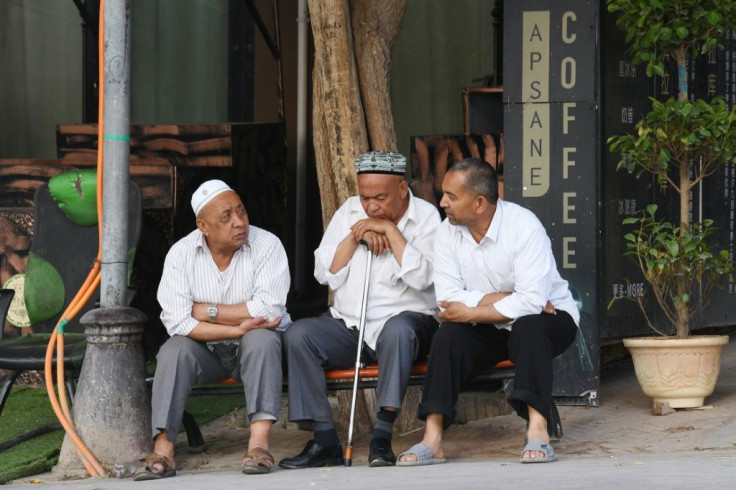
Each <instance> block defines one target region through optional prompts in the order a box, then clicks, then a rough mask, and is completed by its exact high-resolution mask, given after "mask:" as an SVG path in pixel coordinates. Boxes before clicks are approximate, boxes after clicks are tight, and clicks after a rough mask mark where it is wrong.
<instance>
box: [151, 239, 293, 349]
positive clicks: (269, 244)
mask: <svg viewBox="0 0 736 490" xmlns="http://www.w3.org/2000/svg"><path fill="white" fill-rule="evenodd" d="M290 281H291V280H290V276H289V263H288V261H287V258H286V252H285V251H284V247H283V245H282V244H281V242H280V241H279V239H278V238H277V237H276V236H275V235H273V234H272V233H270V232H268V231H266V230H263V229H261V228H257V227H255V226H252V225H251V226H250V227H249V231H248V239H247V240H246V243H245V244H244V245H243V246H241V247H240V248H239V249H238V250H236V251H235V254H234V255H233V258H232V261H231V262H230V265H229V266H228V267H227V269H225V270H224V271H220V269H219V268H218V267H217V264H215V261H214V259H213V258H212V254H211V253H210V249H209V248H208V247H207V243H206V242H205V238H204V235H202V232H200V231H199V230H198V229H197V230H194V231H192V232H191V233H190V234H189V235H187V236H185V237H184V238H182V239H181V240H179V241H178V242H176V243H175V244H174V246H172V247H171V250H169V253H168V254H167V255H166V261H165V262H164V270H163V274H162V276H161V283H160V284H159V287H158V296H157V297H158V302H159V303H160V304H161V308H162V311H161V321H162V322H163V324H164V327H166V330H167V331H168V332H169V335H172V336H173V335H189V333H190V332H191V331H192V330H194V327H196V326H197V324H198V323H199V320H196V319H195V318H193V317H192V306H193V305H194V303H216V304H223V305H232V304H238V303H245V304H246V305H247V306H248V312H250V314H251V315H252V316H253V317H258V316H266V317H268V318H269V320H273V319H275V318H277V317H279V316H280V317H281V324H280V325H279V327H278V329H279V330H284V329H286V327H288V326H289V325H290V324H291V317H290V316H289V314H288V313H287V312H286V295H287V294H288V293H289V285H290ZM226 342H227V341H226Z"/></svg>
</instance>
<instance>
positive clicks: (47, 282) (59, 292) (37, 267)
mask: <svg viewBox="0 0 736 490" xmlns="http://www.w3.org/2000/svg"><path fill="white" fill-rule="evenodd" d="M65 294H66V291H65V289H64V281H62V279H61V275H60V274H59V271H57V270H56V268H55V267H54V266H53V265H51V264H50V263H49V262H48V261H47V260H45V259H44V258H43V257H41V256H40V255H37V254H35V253H33V252H30V253H29V254H28V265H27V266H26V281H25V287H24V290H23V299H24V300H25V302H26V311H28V319H29V320H30V321H31V325H34V324H36V323H38V322H42V321H44V320H48V319H49V318H52V317H53V316H54V315H56V314H58V313H60V312H61V310H62V308H64V298H65Z"/></svg>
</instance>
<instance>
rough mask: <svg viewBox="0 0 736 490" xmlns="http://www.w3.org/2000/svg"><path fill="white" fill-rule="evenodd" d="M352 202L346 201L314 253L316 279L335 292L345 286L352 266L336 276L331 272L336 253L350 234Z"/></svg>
mask: <svg viewBox="0 0 736 490" xmlns="http://www.w3.org/2000/svg"><path fill="white" fill-rule="evenodd" d="M350 206H351V201H350V200H348V201H346V202H345V203H344V204H343V205H342V206H340V208H339V209H338V210H337V211H335V214H334V215H333V216H332V219H331V220H330V224H329V225H327V229H326V230H325V234H324V236H323V237H322V241H321V242H320V244H319V247H317V250H315V251H314V278H315V279H316V280H317V282H319V283H320V284H322V285H327V286H329V287H330V289H332V290H333V291H334V290H336V289H337V288H339V287H340V286H342V285H343V284H345V281H347V278H348V274H349V272H350V264H351V263H352V260H351V261H350V262H348V264H347V265H346V266H345V267H343V268H342V269H340V270H339V271H337V272H336V273H335V274H333V273H332V272H330V267H332V261H333V260H334V259H335V252H337V247H338V246H339V245H340V242H341V241H342V240H344V239H345V237H346V236H347V235H348V233H349V232H350V226H351V223H350V221H349V219H348V218H349V208H350Z"/></svg>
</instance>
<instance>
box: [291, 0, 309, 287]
mask: <svg viewBox="0 0 736 490" xmlns="http://www.w3.org/2000/svg"><path fill="white" fill-rule="evenodd" d="M296 21H297V23H298V31H297V42H298V47H297V50H298V51H297V65H296V66H297V78H296V104H297V106H296V223H295V240H294V241H295V246H296V251H295V253H294V289H295V290H296V292H297V294H302V293H303V292H304V250H305V244H304V242H305V240H304V235H305V231H306V229H307V224H306V212H307V205H306V199H305V188H306V180H307V27H308V23H309V12H308V10H307V0H299V17H297V19H296Z"/></svg>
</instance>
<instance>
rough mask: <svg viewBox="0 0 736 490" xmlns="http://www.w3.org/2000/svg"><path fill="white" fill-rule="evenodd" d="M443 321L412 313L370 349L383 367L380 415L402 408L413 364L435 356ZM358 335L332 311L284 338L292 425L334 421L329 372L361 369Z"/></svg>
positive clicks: (395, 320) (392, 322)
mask: <svg viewBox="0 0 736 490" xmlns="http://www.w3.org/2000/svg"><path fill="white" fill-rule="evenodd" d="M436 330H437V321H436V320H435V319H434V318H433V317H432V316H430V315H423V314H421V313H415V312H410V311H405V312H402V313H400V314H398V315H396V316H394V317H391V318H390V319H389V320H388V321H387V322H386V323H385V325H384V327H383V329H382V330H381V333H380V334H379V336H378V341H377V343H376V350H375V351H373V350H372V349H370V348H368V347H367V346H364V348H363V351H364V353H365V354H366V355H367V357H368V358H369V359H370V360H371V361H374V362H376V361H377V362H378V366H379V376H378V387H377V398H376V405H377V406H376V410H378V409H380V408H381V407H396V408H401V402H402V400H403V399H404V394H405V393H406V387H407V386H408V384H409V376H410V373H411V365H412V363H413V362H414V361H415V360H418V359H423V358H425V357H426V356H427V353H428V352H429V346H430V344H431V342H432V336H433V335H434V333H435V331H436ZM357 348H358V331H357V330H355V329H352V330H349V329H347V328H346V327H345V322H343V321H342V320H337V319H335V318H332V316H331V315H330V313H329V312H327V313H325V314H323V315H322V316H320V317H316V318H304V319H301V320H298V321H297V322H295V323H294V324H293V325H292V326H291V327H289V329H288V330H287V331H286V332H285V333H284V349H285V355H286V359H287V365H288V367H289V376H288V377H289V420H293V421H298V420H312V421H317V422H331V421H332V410H331V408H330V403H329V401H328V400H327V384H326V383H325V373H324V369H325V368H335V369H347V368H351V367H354V366H355V357H356V354H357Z"/></svg>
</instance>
